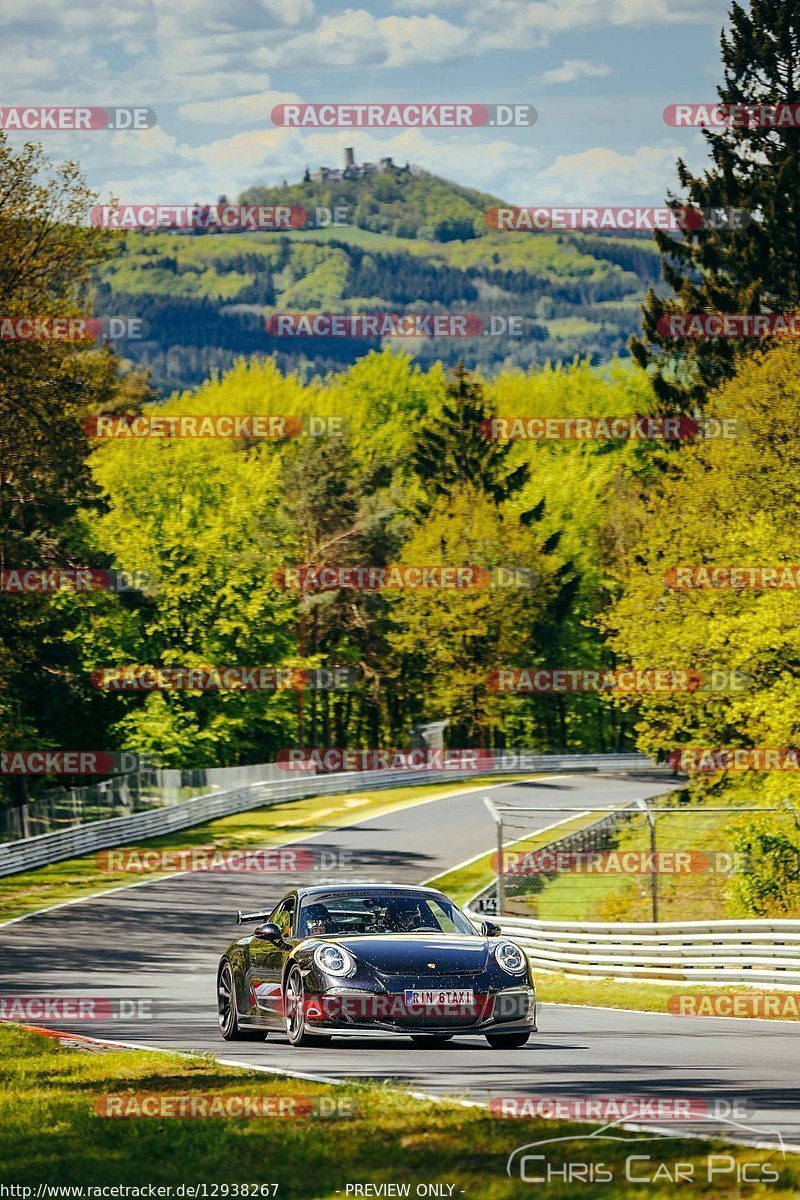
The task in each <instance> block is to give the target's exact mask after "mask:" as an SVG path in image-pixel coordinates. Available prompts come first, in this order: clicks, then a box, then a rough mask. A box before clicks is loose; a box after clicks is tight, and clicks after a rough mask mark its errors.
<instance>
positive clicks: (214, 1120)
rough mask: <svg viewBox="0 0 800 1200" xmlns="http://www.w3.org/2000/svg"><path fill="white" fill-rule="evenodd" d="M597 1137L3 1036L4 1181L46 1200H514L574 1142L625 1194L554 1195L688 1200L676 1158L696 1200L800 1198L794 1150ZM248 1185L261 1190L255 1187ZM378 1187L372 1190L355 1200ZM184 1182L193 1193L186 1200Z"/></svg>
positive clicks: (163, 1057)
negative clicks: (211, 1112)
mask: <svg viewBox="0 0 800 1200" xmlns="http://www.w3.org/2000/svg"><path fill="white" fill-rule="evenodd" d="M534 1054H535V1052H532V1053H531V1057H532V1058H533V1057H534ZM109 1095H110V1096H112V1097H113V1098H116V1100H117V1102H118V1107H119V1106H120V1105H121V1106H122V1108H124V1109H125V1110H126V1111H128V1112H130V1113H131V1114H134V1113H137V1112H139V1111H142V1110H143V1109H144V1108H145V1107H146V1105H145V1098H146V1097H151V1098H152V1097H155V1096H159V1097H161V1096H163V1097H165V1100H163V1101H159V1102H158V1103H159V1108H158V1111H159V1113H161V1112H163V1111H167V1110H169V1107H170V1104H171V1105H172V1109H173V1111H174V1110H175V1109H176V1108H177V1107H178V1106H179V1104H183V1105H184V1109H185V1108H186V1106H187V1105H189V1104H190V1103H191V1101H192V1098H194V1102H195V1104H196V1107H200V1109H201V1110H202V1106H203V1105H206V1106H208V1105H209V1103H210V1099H209V1098H217V1105H218V1107H219V1106H226V1107H228V1108H231V1107H232V1104H233V1098H235V1097H241V1096H243V1095H246V1096H248V1097H251V1098H252V1097H259V1098H261V1103H262V1105H263V1107H264V1109H265V1110H266V1111H271V1112H278V1111H283V1112H294V1113H295V1114H297V1113H298V1112H299V1111H300V1109H302V1108H304V1109H305V1110H306V1111H308V1108H309V1107H314V1106H317V1107H318V1108H319V1109H321V1110H322V1111H332V1112H337V1113H339V1114H349V1115H338V1116H329V1117H323V1116H309V1115H305V1116H303V1115H292V1116H286V1115H284V1116H277V1115H264V1116H257V1117H253V1116H240V1117H236V1116H195V1117H191V1116H162V1115H155V1116H136V1115H128V1116H119V1117H116V1116H112V1117H108V1116H103V1115H99V1114H98V1112H97V1111H96V1110H97V1107H98V1102H99V1103H100V1108H101V1110H102V1109H103V1106H104V1104H107V1101H102V1099H101V1098H102V1097H108V1096H109ZM126 1097H127V1100H126ZM151 1103H153V1101H151ZM592 1128H593V1127H591V1126H588V1125H585V1124H577V1123H575V1122H566V1121H546V1122H545V1121H541V1120H538V1119H529V1118H522V1119H504V1118H499V1117H495V1116H492V1115H491V1114H490V1113H489V1112H487V1110H486V1109H485V1108H482V1107H474V1106H470V1107H464V1106H459V1105H457V1104H456V1103H453V1102H449V1101H446V1102H442V1103H437V1102H433V1101H424V1100H417V1099H414V1098H412V1097H410V1096H409V1095H407V1094H405V1093H403V1092H401V1091H399V1090H397V1089H395V1088H391V1087H386V1086H377V1085H373V1084H365V1083H346V1084H344V1085H342V1086H333V1085H329V1084H323V1083H314V1082H311V1081H310V1080H303V1079H290V1078H282V1077H276V1076H268V1075H258V1074H253V1073H249V1072H247V1071H244V1070H239V1069H236V1068H234V1067H226V1066H222V1065H220V1064H217V1063H215V1062H214V1061H213V1060H212V1059H210V1058H208V1057H197V1058H190V1057H181V1056H178V1055H171V1054H156V1053H149V1052H144V1051H118V1050H114V1051H110V1052H98V1053H87V1052H86V1050H83V1051H81V1050H78V1049H76V1048H74V1047H73V1046H71V1045H62V1044H60V1043H59V1041H58V1040H57V1039H54V1038H49V1037H44V1036H42V1035H40V1034H37V1033H32V1032H30V1031H27V1030H24V1029H22V1028H20V1027H19V1026H11V1025H5V1026H0V1129H2V1135H1V1137H2V1145H3V1153H2V1157H0V1183H2V1184H3V1185H10V1184H15V1185H23V1186H25V1187H30V1188H31V1189H32V1191H31V1193H30V1196H31V1197H36V1196H37V1189H38V1187H39V1185H40V1184H41V1185H49V1187H50V1188H57V1187H59V1186H64V1185H81V1186H82V1187H83V1189H84V1192H83V1197H84V1200H91V1193H88V1192H87V1191H86V1190H85V1189H87V1188H89V1187H93V1186H94V1187H99V1186H120V1185H122V1186H139V1187H144V1188H145V1189H146V1188H147V1187H148V1185H154V1186H158V1185H169V1186H171V1189H172V1191H171V1195H172V1196H173V1197H178V1196H181V1195H182V1196H186V1195H187V1194H188V1193H187V1191H186V1186H187V1185H189V1186H191V1185H203V1184H204V1185H205V1186H206V1191H205V1192H198V1193H196V1195H201V1196H208V1197H212V1198H213V1197H215V1196H217V1197H223V1198H226V1197H233V1196H237V1197H238V1196H242V1195H249V1196H250V1197H252V1196H254V1195H266V1194H270V1195H272V1194H275V1195H277V1196H278V1197H280V1198H282V1200H306V1198H308V1200H334V1198H335V1197H339V1196H340V1197H345V1196H346V1195H348V1194H349V1195H351V1196H353V1195H358V1194H360V1195H361V1196H364V1195H372V1196H376V1195H377V1196H379V1195H381V1194H383V1195H386V1194H394V1195H403V1194H407V1195H411V1196H415V1195H418V1194H420V1195H424V1194H427V1195H439V1196H453V1197H458V1198H459V1200H460V1197H462V1196H463V1197H465V1198H466V1200H511V1198H513V1197H519V1196H523V1195H536V1194H537V1190H536V1189H535V1186H531V1185H530V1184H526V1183H523V1182H521V1180H520V1176H519V1172H518V1171H517V1173H516V1176H515V1177H514V1178H510V1177H509V1176H508V1175H507V1174H506V1163H507V1160H508V1156H509V1154H510V1153H511V1152H512V1151H513V1150H515V1149H516V1148H518V1147H520V1146H522V1145H524V1144H527V1143H529V1142H532V1141H536V1140H538V1139H543V1138H551V1137H563V1136H568V1135H575V1137H576V1138H579V1139H580V1140H571V1141H570V1142H569V1143H560V1144H556V1145H555V1146H552V1147H544V1152H546V1154H547V1156H548V1161H549V1162H552V1163H553V1165H554V1167H555V1166H558V1168H559V1169H563V1167H564V1165H565V1164H566V1165H569V1163H575V1162H576V1161H578V1160H580V1161H582V1162H583V1163H584V1164H592V1163H594V1164H595V1165H596V1164H598V1163H602V1166H603V1170H604V1171H605V1172H610V1173H611V1174H612V1176H613V1179H614V1183H613V1185H609V1184H608V1183H596V1184H593V1183H588V1182H577V1183H576V1182H572V1183H570V1182H566V1181H564V1180H563V1179H562V1180H559V1179H558V1178H556V1179H554V1180H553V1181H552V1182H550V1183H549V1184H548V1185H547V1195H548V1197H549V1198H553V1200H567V1198H568V1197H574V1196H576V1195H580V1196H582V1197H587V1198H588V1200H595V1198H598V1200H599V1198H604V1197H607V1196H610V1195H612V1194H613V1196H614V1198H615V1200H632V1198H633V1197H634V1196H636V1197H639V1200H642V1197H646V1200H674V1192H675V1185H674V1183H672V1182H670V1180H669V1179H668V1178H667V1176H668V1175H671V1174H673V1173H674V1172H675V1170H676V1164H677V1163H680V1164H681V1167H682V1170H683V1172H684V1176H685V1175H686V1173H687V1172H689V1171H692V1172H693V1173H694V1180H695V1184H694V1186H693V1187H691V1189H690V1188H689V1185H688V1184H686V1185H684V1186H685V1187H686V1189H687V1193H688V1194H691V1195H694V1196H701V1197H711V1196H713V1197H715V1198H717V1197H723V1198H730V1200H734V1198H736V1200H739V1198H740V1197H742V1196H748V1197H750V1196H752V1197H753V1200H760V1198H761V1197H765V1196H767V1195H769V1197H770V1200H790V1198H793V1197H795V1196H796V1195H797V1194H798V1188H800V1159H797V1158H793V1157H792V1156H791V1155H788V1156H787V1157H786V1159H784V1158H783V1157H782V1155H781V1152H780V1151H779V1150H755V1149H754V1150H749V1149H745V1148H742V1147H734V1146H727V1145H723V1144H721V1143H719V1142H717V1143H716V1144H713V1143H711V1142H708V1143H707V1142H704V1141H695V1140H688V1139H684V1138H681V1137H680V1136H677V1137H675V1138H672V1137H669V1138H665V1139H663V1140H662V1139H660V1138H659V1139H658V1140H654V1139H653V1138H652V1137H651V1136H648V1135H643V1134H639V1133H636V1132H633V1131H631V1132H627V1131H624V1132H623V1131H621V1130H619V1129H617V1130H616V1131H615V1133H616V1134H617V1135H622V1136H624V1137H625V1138H626V1139H627V1138H630V1139H631V1140H630V1141H628V1140H625V1141H619V1142H618V1141H603V1142H602V1143H599V1142H597V1141H595V1142H592V1141H591V1140H588V1139H587V1135H588V1134H589V1133H591V1131H592ZM676 1132H677V1133H678V1134H679V1132H680V1131H679V1128H676ZM564 1146H566V1147H567V1149H564ZM538 1152H540V1153H541V1152H542V1151H541V1150H540V1151H538ZM532 1153H537V1151H532ZM632 1155H638V1156H647V1158H638V1159H637V1161H636V1163H635V1169H634V1164H632V1163H629V1162H627V1160H628V1159H629V1158H630V1156H632ZM709 1155H711V1156H712V1157H710V1158H709ZM745 1163H747V1164H748V1168H747V1170H748V1174H749V1176H750V1178H764V1180H765V1182H764V1183H762V1184H760V1185H755V1186H754V1185H752V1184H750V1185H749V1186H746V1187H745V1186H744V1185H743V1184H742V1183H741V1182H737V1175H739V1174H741V1172H742V1171H743V1169H744V1164H745ZM626 1164H627V1165H626ZM534 1165H535V1166H536V1167H541V1165H542V1164H541V1163H538V1162H537V1163H536V1164H532V1165H531V1166H529V1170H531V1171H532V1170H533V1166H534ZM709 1170H711V1171H712V1178H711V1181H710V1182H709V1180H708V1173H709ZM534 1173H535V1172H534ZM629 1173H630V1174H635V1175H638V1176H639V1177H642V1176H650V1177H652V1179H653V1181H652V1182H650V1183H649V1184H648V1185H647V1186H644V1185H642V1184H637V1183H632V1182H630V1181H629V1180H628V1179H627V1178H626V1175H627V1174H629ZM769 1173H772V1174H769ZM776 1176H777V1181H776V1178H775V1177H776ZM767 1181H768V1182H767ZM245 1184H247V1185H248V1187H249V1188H250V1189H251V1190H250V1191H249V1192H245V1191H244V1190H242V1185H245ZM266 1184H272V1185H275V1184H277V1185H278V1186H277V1191H275V1192H272V1191H270V1192H269V1193H267V1192H266V1191H256V1190H255V1187H254V1185H266ZM368 1184H369V1185H372V1187H371V1188H370V1190H369V1191H364V1190H361V1191H360V1193H358V1192H355V1191H353V1190H352V1189H353V1186H354V1185H361V1186H362V1188H363V1187H364V1186H365V1185H368ZM381 1184H384V1185H386V1184H395V1185H399V1186H400V1187H401V1188H402V1187H403V1186H404V1185H407V1186H408V1192H404V1191H397V1190H396V1191H393V1192H388V1193H387V1192H386V1191H385V1190H384V1191H383V1192H381V1191H378V1190H374V1189H376V1188H379V1187H380V1185H381ZM432 1184H437V1185H439V1186H440V1188H441V1189H442V1190H440V1191H439V1192H435V1193H432V1192H428V1193H425V1192H421V1193H418V1192H417V1188H418V1187H419V1185H426V1186H430V1185H432ZM180 1185H184V1190H183V1192H179V1191H178V1190H177V1189H178V1187H179V1186H180ZM234 1185H238V1190H234ZM348 1185H350V1191H349V1192H348V1191H347V1189H348ZM451 1188H452V1190H450V1189H451ZM215 1189H216V1190H215ZM6 1194H11V1193H6ZM17 1194H18V1195H20V1193H17ZM53 1194H56V1195H57V1194H58V1193H57V1192H55V1193H54V1192H50V1191H49V1190H46V1191H43V1192H41V1193H38V1195H39V1196H41V1197H42V1200H44V1197H49V1196H51V1195H53ZM62 1194H63V1193H62ZM118 1194H119V1193H118ZM142 1194H143V1195H147V1191H145V1192H144V1193H142ZM162 1194H164V1195H166V1194H167V1193H162Z"/></svg>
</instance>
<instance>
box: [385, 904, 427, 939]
mask: <svg viewBox="0 0 800 1200" xmlns="http://www.w3.org/2000/svg"><path fill="white" fill-rule="evenodd" d="M431 922H432V918H431V917H426V916H425V915H424V914H423V912H422V907H421V905H420V904H419V903H417V902H412V903H410V904H399V903H395V904H391V905H390V906H389V907H388V908H387V910H386V926H387V928H388V929H393V930H395V931H396V932H397V933H413V932H414V930H415V929H421V928H423V927H426V928H428V929H430V928H431Z"/></svg>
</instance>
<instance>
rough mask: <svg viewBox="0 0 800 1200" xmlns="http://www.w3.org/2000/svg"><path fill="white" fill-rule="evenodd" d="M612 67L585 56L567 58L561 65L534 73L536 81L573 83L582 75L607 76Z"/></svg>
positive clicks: (534, 80)
mask: <svg viewBox="0 0 800 1200" xmlns="http://www.w3.org/2000/svg"><path fill="white" fill-rule="evenodd" d="M610 74H611V68H610V67H607V66H606V65H605V63H592V62H588V61H587V60H586V59H585V58H567V59H565V60H564V62H563V63H562V64H561V66H560V67H551V69H550V70H549V71H543V72H542V74H541V75H534V77H533V82H534V83H573V82H574V81H575V80H576V79H580V78H581V77H582V76H597V77H598V78H599V77H605V76H607V75H610Z"/></svg>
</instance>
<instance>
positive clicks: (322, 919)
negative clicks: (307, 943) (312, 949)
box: [304, 904, 336, 936]
mask: <svg viewBox="0 0 800 1200" xmlns="http://www.w3.org/2000/svg"><path fill="white" fill-rule="evenodd" d="M304 912H305V927H306V935H307V936H308V935H309V934H310V935H312V936H319V935H320V934H323V933H335V932H336V929H335V923H334V921H333V918H332V917H331V914H330V911H329V909H328V906H327V904H309V905H308V906H307V907H306V909H305V910H304Z"/></svg>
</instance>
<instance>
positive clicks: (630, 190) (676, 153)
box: [527, 143, 685, 206]
mask: <svg viewBox="0 0 800 1200" xmlns="http://www.w3.org/2000/svg"><path fill="white" fill-rule="evenodd" d="M682 156H683V157H685V146H681V145H679V144H678V143H674V144H673V145H669V146H640V147H639V148H638V149H637V150H635V151H634V152H633V153H632V154H620V153H619V152H618V151H616V150H610V149H607V148H605V147H602V146H595V147H593V148H592V149H591V150H583V151H581V152H580V153H579V154H562V155H560V156H559V157H558V158H557V159H556V160H555V162H554V163H552V164H551V165H550V166H549V167H546V168H545V170H543V171H542V172H540V174H539V176H538V179H537V181H536V189H535V190H536V195H535V197H534V198H532V199H531V200H528V201H527V203H529V204H531V203H537V204H538V203H542V202H544V201H546V200H547V201H550V200H553V201H557V202H559V203H566V202H569V203H570V204H573V205H576V206H581V205H585V204H609V205H614V204H638V203H662V202H663V198H664V194H665V191H666V189H667V188H668V187H670V186H677V177H676V174H675V161H676V159H677V158H679V157H682ZM665 181H666V182H665Z"/></svg>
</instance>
